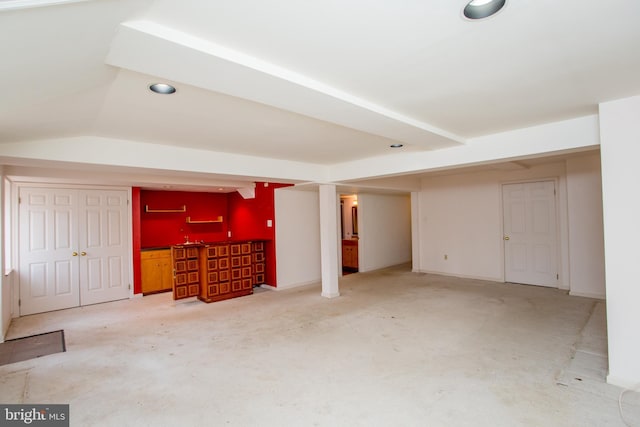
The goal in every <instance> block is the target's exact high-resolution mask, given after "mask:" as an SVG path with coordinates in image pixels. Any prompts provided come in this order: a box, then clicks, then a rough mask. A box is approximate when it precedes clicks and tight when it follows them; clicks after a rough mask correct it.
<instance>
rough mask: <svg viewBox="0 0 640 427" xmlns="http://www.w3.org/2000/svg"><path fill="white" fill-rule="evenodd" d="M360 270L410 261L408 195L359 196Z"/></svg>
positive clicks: (369, 269) (409, 203) (409, 202)
mask: <svg viewBox="0 0 640 427" xmlns="http://www.w3.org/2000/svg"><path fill="white" fill-rule="evenodd" d="M358 237H359V242H358V260H359V261H358V263H359V271H361V272H365V271H371V270H376V269H379V268H384V267H389V266H392V265H397V264H402V263H405V262H409V261H411V199H410V197H409V195H402V196H396V195H379V194H363V193H360V194H358Z"/></svg>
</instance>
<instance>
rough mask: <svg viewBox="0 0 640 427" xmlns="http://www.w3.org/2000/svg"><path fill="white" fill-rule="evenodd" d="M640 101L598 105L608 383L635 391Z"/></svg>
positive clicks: (639, 370) (639, 318) (638, 369)
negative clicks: (605, 281) (605, 283)
mask: <svg viewBox="0 0 640 427" xmlns="http://www.w3.org/2000/svg"><path fill="white" fill-rule="evenodd" d="M638 117H640V96H636V97H633V98H627V99H623V100H619V101H611V102H606V103H604V104H601V105H600V139H601V148H600V150H601V162H602V196H603V197H602V198H603V213H604V249H605V253H606V258H605V265H606V280H607V327H608V339H609V376H608V381H609V382H610V383H613V384H616V385H619V386H622V387H637V386H639V385H640V340H639V339H638V326H640V279H639V275H638V264H639V263H640V249H638V248H639V246H638V242H640V197H639V196H638V183H640V168H639V167H638V158H640V120H638Z"/></svg>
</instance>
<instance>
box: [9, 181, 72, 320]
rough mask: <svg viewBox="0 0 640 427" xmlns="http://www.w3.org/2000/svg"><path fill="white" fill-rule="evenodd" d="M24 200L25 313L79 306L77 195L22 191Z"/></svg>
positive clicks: (22, 285)
mask: <svg viewBox="0 0 640 427" xmlns="http://www.w3.org/2000/svg"><path fill="white" fill-rule="evenodd" d="M19 197H20V199H19V200H20V203H19V221H20V225H19V239H20V240H19V241H20V255H19V264H18V265H19V271H18V280H19V282H20V314H21V315H27V314H34V313H40V312H44V311H52V310H60V309H63V308H69V307H76V306H78V305H79V303H80V293H79V289H78V263H79V257H78V256H77V240H78V237H77V203H76V192H75V191H74V190H68V189H47V188H22V189H21V190H20V195H19ZM74 254H76V256H74Z"/></svg>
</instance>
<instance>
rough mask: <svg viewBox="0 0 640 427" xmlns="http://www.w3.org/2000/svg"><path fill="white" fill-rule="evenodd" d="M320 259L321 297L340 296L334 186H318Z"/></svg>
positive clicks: (336, 201)
mask: <svg viewBox="0 0 640 427" xmlns="http://www.w3.org/2000/svg"><path fill="white" fill-rule="evenodd" d="M319 197H320V200H319V201H320V258H321V267H322V296H323V297H326V298H334V297H337V296H340V290H339V289H338V277H339V275H338V219H337V218H338V196H337V193H336V186H335V185H332V184H322V185H320V196H319Z"/></svg>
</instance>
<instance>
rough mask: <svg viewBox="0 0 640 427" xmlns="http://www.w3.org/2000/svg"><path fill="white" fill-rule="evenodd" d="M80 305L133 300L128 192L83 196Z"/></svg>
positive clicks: (93, 192)
mask: <svg viewBox="0 0 640 427" xmlns="http://www.w3.org/2000/svg"><path fill="white" fill-rule="evenodd" d="M79 212H80V215H79V227H78V230H79V231H78V237H79V250H80V304H81V305H87V304H96V303H100V302H106V301H115V300H118V299H125V298H128V297H129V262H128V257H127V254H128V250H127V249H128V247H127V235H128V228H127V192H126V191H104V190H82V191H80V193H79Z"/></svg>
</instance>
